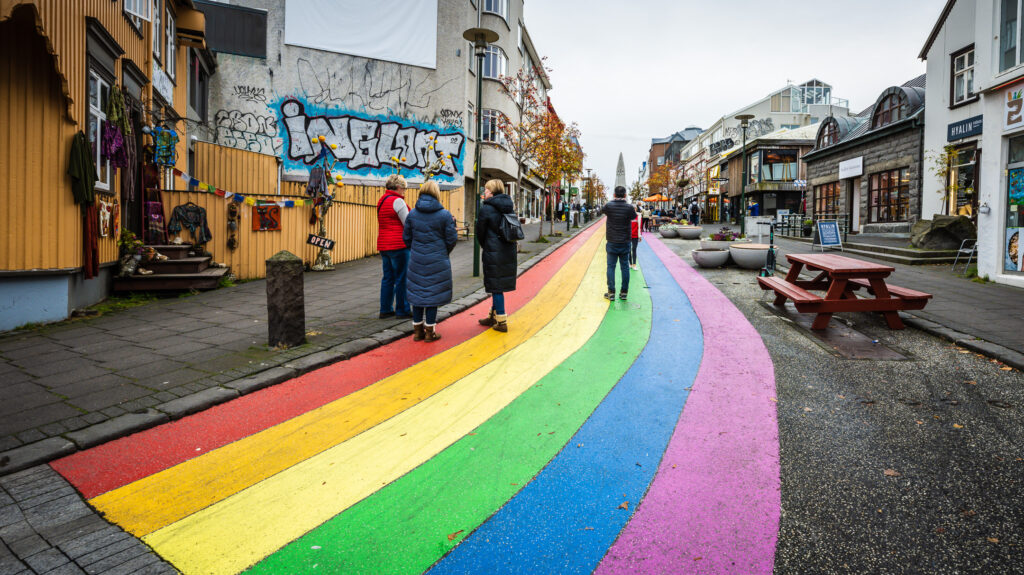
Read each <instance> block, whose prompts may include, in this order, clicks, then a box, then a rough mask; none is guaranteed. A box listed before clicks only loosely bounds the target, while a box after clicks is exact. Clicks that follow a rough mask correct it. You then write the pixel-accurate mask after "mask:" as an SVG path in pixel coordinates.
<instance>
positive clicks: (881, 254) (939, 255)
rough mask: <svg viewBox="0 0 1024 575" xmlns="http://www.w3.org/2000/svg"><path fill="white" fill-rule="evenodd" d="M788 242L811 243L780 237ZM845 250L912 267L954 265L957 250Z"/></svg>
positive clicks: (849, 245)
mask: <svg viewBox="0 0 1024 575" xmlns="http://www.w3.org/2000/svg"><path fill="white" fill-rule="evenodd" d="M779 237H784V238H785V239H787V240H795V241H798V242H803V243H807V244H809V243H811V239H810V238H798V237H794V236H779ZM843 250H844V251H847V252H851V253H859V254H863V255H869V256H871V257H873V258H877V259H880V260H885V261H891V262H898V263H906V264H910V265H920V264H942V263H953V260H954V259H956V254H957V250H917V249H914V248H901V247H895V246H885V245H879V244H868V243H862V242H857V241H852V242H843Z"/></svg>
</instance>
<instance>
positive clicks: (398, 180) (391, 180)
mask: <svg viewBox="0 0 1024 575" xmlns="http://www.w3.org/2000/svg"><path fill="white" fill-rule="evenodd" d="M384 188H385V189H388V190H404V189H405V178H403V177H402V176H401V175H400V174H391V175H390V176H388V179H387V181H386V182H384Z"/></svg>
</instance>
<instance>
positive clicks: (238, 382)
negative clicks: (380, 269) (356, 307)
mask: <svg viewBox="0 0 1024 575" xmlns="http://www.w3.org/2000/svg"><path fill="white" fill-rule="evenodd" d="M600 221H601V220H600V218H597V219H595V220H594V221H591V222H589V223H587V224H586V225H584V226H582V227H581V228H579V230H578V231H577V232H576V233H575V234H573V235H572V236H566V237H563V238H562V239H561V240H560V241H559V242H558V243H556V244H554V245H551V246H548V247H547V248H545V249H544V250H542V251H540V252H538V253H537V254H536V255H534V256H533V257H531V258H530V259H528V260H526V261H525V262H523V263H521V264H519V266H518V270H519V275H522V274H523V273H524V272H526V270H528V269H530V268H532V267H533V266H535V265H537V264H538V263H539V262H541V261H542V260H544V258H546V257H548V256H549V255H551V253H552V252H554V251H555V250H557V249H558V248H559V247H561V246H562V244H564V243H565V242H567V241H569V240H570V239H572V238H573V237H575V236H576V235H577V234H580V233H583V231H584V230H586V229H587V228H589V227H590V226H592V225H594V224H596V223H598V222H600ZM488 297H489V295H488V294H487V292H485V291H484V288H480V289H478V290H477V291H475V292H473V293H471V294H469V295H467V296H464V297H462V298H460V299H458V300H456V301H454V302H452V303H450V304H447V305H445V306H442V307H440V308H439V309H438V314H437V319H438V321H442V320H445V319H448V318H449V317H451V316H453V315H455V314H457V313H461V312H463V311H466V310H467V309H469V308H471V307H473V306H475V305H476V304H478V303H480V302H482V301H484V300H486V299H487V298H488ZM411 333H412V326H411V325H409V323H408V322H403V323H402V324H401V325H397V326H392V327H389V328H387V329H384V330H382V331H379V332H377V333H375V334H372V335H370V336H368V337H364V338H360V339H355V340H352V341H347V342H345V343H342V344H338V345H336V346H334V347H331V348H328V349H325V350H320V351H310V353H309V354H307V355H304V356H302V357H299V358H296V359H292V360H290V361H287V362H285V363H283V364H281V365H280V366H275V367H270V368H268V369H266V370H264V371H260V372H256V373H254V374H251V375H248V376H246V377H243V378H239V379H235V380H232V381H228V382H225V383H222V384H220V385H219V386H216V387H211V388H207V389H204V390H202V391H199V392H196V393H193V394H191V395H186V396H183V397H179V398H177V399H174V400H171V401H168V402H166V403H162V404H160V405H157V406H155V407H152V408H150V409H143V410H138V411H136V412H133V413H126V414H124V415H120V416H118V417H115V418H113V419H109V420H107V421H103V422H101V423H96V424H93V425H90V426H89V427H85V428H83V429H79V430H77V431H72V432H68V433H65V434H63V435H61V436H57V437H49V438H46V439H43V440H40V441H36V442H33V443H29V444H26V445H22V446H19V447H15V448H13V449H9V450H7V451H3V452H0V477H2V476H4V475H9V474H11V473H15V472H17V471H21V470H23V469H27V468H29V467H32V466H35V465H39V464H42V463H48V462H50V461H53V460H54V459H57V458H60V457H64V456H65V455H70V454H72V453H74V452H76V451H79V450H83V449H88V448H90V447H95V446H97V445H100V444H102V443H106V442H108V441H113V440H115V439H120V438H122V437H127V436H129V435H131V434H133V433H138V432H139V431H143V430H146V429H149V428H151V427H156V426H157V425H160V424H163V423H167V422H168V421H173V420H176V419H181V418H182V417H186V416H188V415H192V414H195V413H198V412H200V411H203V410H205V409H209V408H211V407H213V406H215V405H219V404H221V403H225V402H228V401H231V400H232V399H236V398H238V397H241V396H242V395H247V394H250V393H253V392H256V391H259V390H261V389H264V388H267V387H270V386H272V385H277V384H279V383H283V382H285V381H288V380H289V379H293V378H295V377H298V376H300V375H303V374H305V373H309V372H311V371H315V370H317V369H320V368H322V367H326V366H328V365H332V364H334V363H337V362H340V361H345V360H347V359H350V358H352V357H355V356H357V355H360V354H362V353H365V352H367V351H370V350H371V349H374V348H377V347H381V346H383V345H387V344H389V343H392V342H394V341H397V340H399V339H402V338H403V337H407V336H408V335H409V334H411ZM1022 359H1024V356H1022Z"/></svg>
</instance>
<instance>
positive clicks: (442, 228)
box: [402, 180, 459, 341]
mask: <svg viewBox="0 0 1024 575" xmlns="http://www.w3.org/2000/svg"><path fill="white" fill-rule="evenodd" d="M439 195H440V193H439V191H438V187H437V182H434V181H432V180H427V181H426V182H423V185H422V186H421V187H420V197H419V199H418V200H416V209H414V210H413V211H411V212H409V215H408V216H407V217H406V218H405V229H404V231H403V232H402V239H403V240H404V241H405V245H407V246H409V251H410V255H409V268H408V271H407V272H406V279H405V286H406V289H407V290H408V298H407V299H408V301H409V304H410V305H412V327H413V334H414V335H413V340H415V341H422V340H426V341H434V340H438V339H441V334H439V333H437V332H436V331H434V326H435V325H436V324H437V308H438V306H442V305H445V304H447V303H450V302H451V301H452V264H451V261H450V260H449V259H448V254H450V253H451V251H452V249H454V248H455V243H456V242H457V241H458V239H459V238H458V234H457V233H456V231H455V219H454V218H453V217H452V214H451V212H449V211H448V210H446V209H444V206H442V205H441V202H440V201H439V200H438V199H437V198H438V196H439Z"/></svg>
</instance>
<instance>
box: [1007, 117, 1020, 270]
mask: <svg viewBox="0 0 1024 575" xmlns="http://www.w3.org/2000/svg"><path fill="white" fill-rule="evenodd" d="M1009 148H1010V149H1009V154H1008V157H1007V160H1006V163H1007V165H1006V168H1007V170H1006V236H1005V238H1004V242H1005V246H1006V247H1005V250H1004V252H1003V260H1004V262H1003V269H1004V270H1005V271H1008V272H1020V271H1024V258H1022V256H1024V252H1022V250H1020V249H1019V246H1020V241H1021V239H1022V238H1021V232H1022V231H1024V217H1021V211H1022V210H1024V136H1017V137H1016V138H1010V145H1009Z"/></svg>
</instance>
